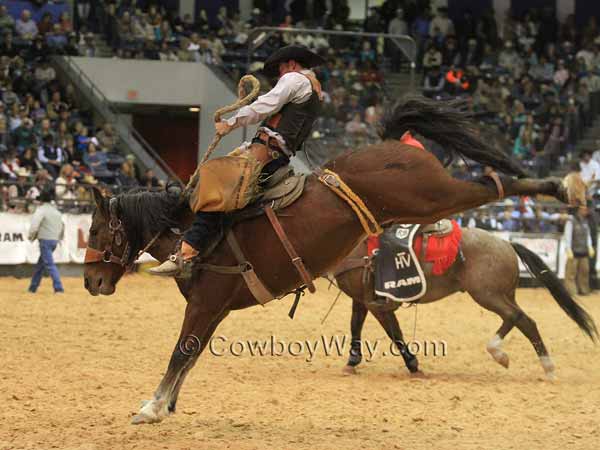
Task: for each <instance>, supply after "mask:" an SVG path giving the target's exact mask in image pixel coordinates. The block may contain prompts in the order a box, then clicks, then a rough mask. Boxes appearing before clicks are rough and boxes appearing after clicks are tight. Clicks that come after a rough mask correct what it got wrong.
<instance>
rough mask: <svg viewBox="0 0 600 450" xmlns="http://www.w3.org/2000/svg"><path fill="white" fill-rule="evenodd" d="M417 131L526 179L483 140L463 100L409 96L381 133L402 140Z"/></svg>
mask: <svg viewBox="0 0 600 450" xmlns="http://www.w3.org/2000/svg"><path fill="white" fill-rule="evenodd" d="M406 131H414V132H416V133H419V134H421V135H422V136H424V137H425V138H427V139H431V140H433V141H435V142H437V143H438V144H440V145H441V146H442V147H443V148H444V149H445V150H446V151H451V152H455V153H457V154H459V155H462V156H463V157H465V158H469V159H472V160H473V161H476V162H478V163H480V164H484V165H486V166H491V167H493V168H494V169H497V170H499V171H501V172H504V173H506V174H509V175H517V176H520V177H524V176H526V175H527V173H526V172H525V170H523V168H522V167H521V166H520V165H519V163H518V162H516V161H515V160H513V159H511V158H510V157H509V156H508V155H507V154H506V153H504V152H503V151H502V150H500V149H498V148H496V147H495V146H494V145H492V143H490V142H487V141H486V139H484V138H483V137H482V136H480V132H479V129H478V127H477V125H476V124H475V122H474V121H473V119H472V113H470V112H469V111H467V110H466V108H465V103H464V102H463V101H461V100H430V99H428V98H425V97H422V96H417V95H408V96H405V97H403V98H402V99H400V100H399V101H398V102H397V103H396V104H395V105H394V106H393V107H392V108H391V109H390V110H388V111H387V112H386V114H385V115H384V117H383V119H382V121H381V123H380V129H379V135H380V136H381V138H382V139H400V138H401V137H402V135H403V134H404V133H405V132H406Z"/></svg>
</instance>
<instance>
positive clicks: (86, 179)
mask: <svg viewBox="0 0 600 450" xmlns="http://www.w3.org/2000/svg"><path fill="white" fill-rule="evenodd" d="M82 181H83V183H84V184H98V180H96V179H95V178H94V177H93V176H92V175H89V174H88V175H84V177H83V180H82Z"/></svg>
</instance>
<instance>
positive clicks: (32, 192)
mask: <svg viewBox="0 0 600 450" xmlns="http://www.w3.org/2000/svg"><path fill="white" fill-rule="evenodd" d="M51 183H52V177H51V176H50V174H49V173H48V171H47V170H46V169H40V170H38V171H37V173H36V174H35V179H34V184H33V186H31V187H30V188H29V190H28V191H27V195H26V197H27V199H28V200H36V199H37V198H38V197H39V196H40V194H41V193H42V192H43V191H44V190H45V189H46V190H49V189H51V187H52V186H51Z"/></svg>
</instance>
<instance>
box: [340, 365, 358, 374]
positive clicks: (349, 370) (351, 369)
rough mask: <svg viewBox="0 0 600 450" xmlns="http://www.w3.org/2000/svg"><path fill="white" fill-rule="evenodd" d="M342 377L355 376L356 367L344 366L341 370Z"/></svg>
mask: <svg viewBox="0 0 600 450" xmlns="http://www.w3.org/2000/svg"><path fill="white" fill-rule="evenodd" d="M342 374H344V375H356V367H354V366H348V365H345V366H344V368H343V369H342Z"/></svg>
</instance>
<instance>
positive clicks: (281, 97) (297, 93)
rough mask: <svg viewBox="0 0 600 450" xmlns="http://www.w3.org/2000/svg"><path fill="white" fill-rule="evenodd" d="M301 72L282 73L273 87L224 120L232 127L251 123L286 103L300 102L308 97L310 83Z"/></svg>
mask: <svg viewBox="0 0 600 450" xmlns="http://www.w3.org/2000/svg"><path fill="white" fill-rule="evenodd" d="M302 73H310V70H303V71H302V72H300V73H298V72H289V73H286V74H285V75H283V76H282V77H281V78H280V79H279V81H278V82H277V84H276V85H275V87H274V88H273V89H271V90H270V91H269V92H267V93H266V94H264V95H261V96H260V97H258V98H257V99H256V100H255V101H254V102H253V103H252V104H250V105H248V106H244V107H242V108H240V110H239V111H238V112H237V114H235V115H234V116H233V117H231V118H230V119H227V120H225V122H227V123H228V124H229V125H230V126H232V127H234V128H239V127H243V126H246V125H253V124H256V123H259V122H260V121H262V120H264V119H266V118H267V117H270V116H272V115H274V114H276V113H278V112H279V111H280V110H281V108H283V107H284V106H285V105H287V104H288V103H295V104H301V103H304V102H306V101H308V99H309V98H310V96H311V94H312V85H311V84H310V81H309V79H308V78H307V77H305V76H304V75H302Z"/></svg>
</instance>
